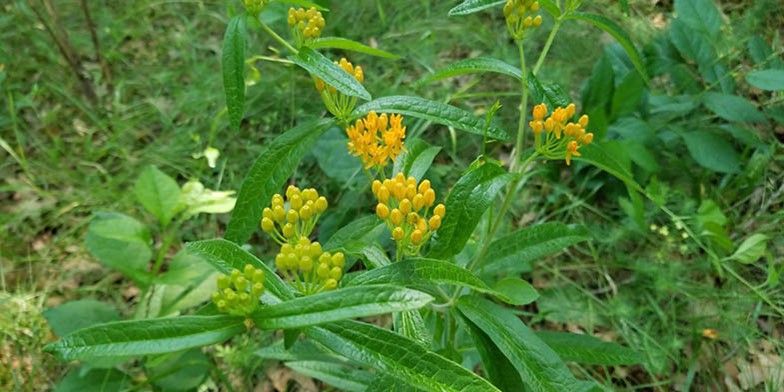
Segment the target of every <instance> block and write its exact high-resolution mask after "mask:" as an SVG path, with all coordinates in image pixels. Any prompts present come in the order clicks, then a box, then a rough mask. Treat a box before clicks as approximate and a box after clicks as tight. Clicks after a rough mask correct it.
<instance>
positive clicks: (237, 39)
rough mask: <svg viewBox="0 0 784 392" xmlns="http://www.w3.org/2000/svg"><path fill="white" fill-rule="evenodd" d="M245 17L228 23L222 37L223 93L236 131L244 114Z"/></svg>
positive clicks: (238, 17) (236, 18)
mask: <svg viewBox="0 0 784 392" xmlns="http://www.w3.org/2000/svg"><path fill="white" fill-rule="evenodd" d="M245 18H246V17H245V15H238V16H235V17H234V18H232V19H231V21H229V25H228V26H227V27H226V33H225V34H224V35H223V54H222V57H221V69H222V70H223V91H224V94H225V95H226V109H227V110H228V112H229V120H230V122H231V126H232V128H234V130H235V131H238V130H239V128H240V122H242V117H243V114H244V113H245V46H246V43H245V40H246V38H245Z"/></svg>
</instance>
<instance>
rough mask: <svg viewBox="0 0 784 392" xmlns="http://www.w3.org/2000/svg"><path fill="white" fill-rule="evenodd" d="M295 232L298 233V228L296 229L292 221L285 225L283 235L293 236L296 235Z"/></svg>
mask: <svg viewBox="0 0 784 392" xmlns="http://www.w3.org/2000/svg"><path fill="white" fill-rule="evenodd" d="M294 234H296V230H295V229H294V225H292V224H291V223H286V224H285V225H283V236H284V237H286V238H291V237H294Z"/></svg>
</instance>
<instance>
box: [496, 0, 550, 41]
mask: <svg viewBox="0 0 784 392" xmlns="http://www.w3.org/2000/svg"><path fill="white" fill-rule="evenodd" d="M536 11H539V2H538V1H534V0H508V1H507V2H506V4H505V5H504V17H506V27H507V28H508V29H509V34H511V35H512V37H513V38H514V39H516V40H518V41H519V40H522V39H523V38H525V35H526V33H527V32H528V31H529V30H530V29H532V28H536V27H539V26H541V25H542V16H541V15H534V13H536Z"/></svg>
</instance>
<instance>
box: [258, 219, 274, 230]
mask: <svg viewBox="0 0 784 392" xmlns="http://www.w3.org/2000/svg"><path fill="white" fill-rule="evenodd" d="M261 230H263V231H264V232H265V233H270V232H272V230H275V222H273V221H272V219H270V218H262V219H261Z"/></svg>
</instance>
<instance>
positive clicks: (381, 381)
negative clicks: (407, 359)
mask: <svg viewBox="0 0 784 392" xmlns="http://www.w3.org/2000/svg"><path fill="white" fill-rule="evenodd" d="M423 390H427V389H422V388H418V386H417V385H413V384H408V383H405V382H403V381H400V379H397V378H395V377H392V376H390V375H389V374H387V373H381V374H377V375H376V377H375V378H373V382H371V383H370V385H368V387H367V391H384V392H419V391H423Z"/></svg>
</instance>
